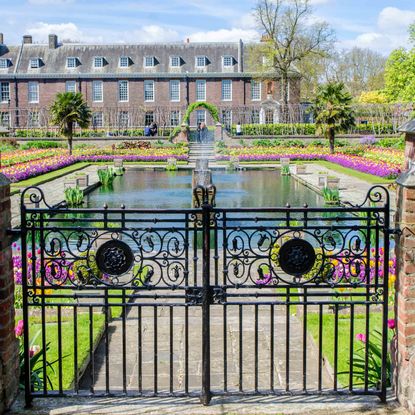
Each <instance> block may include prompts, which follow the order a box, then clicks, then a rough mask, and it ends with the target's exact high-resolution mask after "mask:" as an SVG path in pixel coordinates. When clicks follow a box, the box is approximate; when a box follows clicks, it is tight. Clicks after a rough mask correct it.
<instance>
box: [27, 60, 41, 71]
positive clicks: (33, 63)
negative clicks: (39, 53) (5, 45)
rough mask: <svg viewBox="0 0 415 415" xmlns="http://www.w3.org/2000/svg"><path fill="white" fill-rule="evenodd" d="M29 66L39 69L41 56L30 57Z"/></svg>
mask: <svg viewBox="0 0 415 415" xmlns="http://www.w3.org/2000/svg"><path fill="white" fill-rule="evenodd" d="M29 68H30V69H39V68H40V58H30V60H29Z"/></svg>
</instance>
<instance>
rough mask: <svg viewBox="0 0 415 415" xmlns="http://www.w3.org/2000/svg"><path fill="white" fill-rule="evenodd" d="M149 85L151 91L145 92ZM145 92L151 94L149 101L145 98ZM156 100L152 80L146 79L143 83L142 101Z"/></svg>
mask: <svg viewBox="0 0 415 415" xmlns="http://www.w3.org/2000/svg"><path fill="white" fill-rule="evenodd" d="M149 85H151V91H147V86H149ZM147 92H151V93H152V95H153V97H152V98H151V99H148V98H147V97H146V93H147ZM155 99H156V88H155V83H154V81H152V80H149V79H146V80H145V81H144V101H145V102H154V101H155Z"/></svg>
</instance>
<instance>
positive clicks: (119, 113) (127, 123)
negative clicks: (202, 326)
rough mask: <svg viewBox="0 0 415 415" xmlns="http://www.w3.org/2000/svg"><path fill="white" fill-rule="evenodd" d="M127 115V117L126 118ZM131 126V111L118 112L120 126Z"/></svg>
mask: <svg viewBox="0 0 415 415" xmlns="http://www.w3.org/2000/svg"><path fill="white" fill-rule="evenodd" d="M125 117H126V118H127V119H125ZM121 121H122V123H121ZM125 121H127V122H126V123H124V122H125ZM129 126H130V113H129V112H128V111H119V112H118V128H128V127H129Z"/></svg>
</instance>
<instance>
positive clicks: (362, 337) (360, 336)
mask: <svg viewBox="0 0 415 415" xmlns="http://www.w3.org/2000/svg"><path fill="white" fill-rule="evenodd" d="M356 340H358V341H360V342H362V343H366V335H365V334H363V333H358V334H356Z"/></svg>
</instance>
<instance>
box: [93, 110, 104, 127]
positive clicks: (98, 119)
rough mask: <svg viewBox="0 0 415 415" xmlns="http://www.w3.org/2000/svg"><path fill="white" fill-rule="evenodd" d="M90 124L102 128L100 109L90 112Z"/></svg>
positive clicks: (102, 118)
mask: <svg viewBox="0 0 415 415" xmlns="http://www.w3.org/2000/svg"><path fill="white" fill-rule="evenodd" d="M92 126H93V127H94V128H102V127H103V126H104V116H103V114H102V112H101V111H99V112H94V113H93V114H92Z"/></svg>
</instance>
